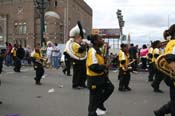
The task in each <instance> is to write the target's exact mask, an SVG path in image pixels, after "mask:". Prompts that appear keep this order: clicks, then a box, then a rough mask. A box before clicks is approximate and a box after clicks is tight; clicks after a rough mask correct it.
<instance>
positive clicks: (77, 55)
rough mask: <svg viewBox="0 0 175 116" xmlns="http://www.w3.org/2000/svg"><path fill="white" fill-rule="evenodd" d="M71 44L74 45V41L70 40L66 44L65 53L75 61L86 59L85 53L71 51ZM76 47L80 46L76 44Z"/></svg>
mask: <svg viewBox="0 0 175 116" xmlns="http://www.w3.org/2000/svg"><path fill="white" fill-rule="evenodd" d="M73 44H75V42H74V40H73V39H72V38H70V39H69V40H68V41H67V43H66V52H67V53H68V54H69V55H70V56H71V57H72V58H74V59H76V60H85V59H86V58H87V51H85V52H84V53H76V52H75V51H74V50H73ZM77 46H80V45H78V44H77Z"/></svg>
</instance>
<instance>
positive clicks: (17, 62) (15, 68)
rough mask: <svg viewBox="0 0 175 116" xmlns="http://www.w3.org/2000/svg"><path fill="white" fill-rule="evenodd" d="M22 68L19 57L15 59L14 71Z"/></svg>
mask: <svg viewBox="0 0 175 116" xmlns="http://www.w3.org/2000/svg"><path fill="white" fill-rule="evenodd" d="M20 70H21V60H20V59H19V58H17V57H16V58H15V59H14V71H15V72H20Z"/></svg>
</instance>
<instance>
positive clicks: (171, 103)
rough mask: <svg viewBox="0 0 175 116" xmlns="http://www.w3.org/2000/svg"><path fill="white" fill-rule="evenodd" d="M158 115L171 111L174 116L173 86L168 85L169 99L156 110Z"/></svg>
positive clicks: (174, 98) (174, 94)
mask: <svg viewBox="0 0 175 116" xmlns="http://www.w3.org/2000/svg"><path fill="white" fill-rule="evenodd" d="M156 112H157V113H158V114H159V115H160V116H164V115H165V114H169V113H171V116H175V86H174V85H173V86H170V101H169V102H168V103H167V104H164V105H163V106H162V107H161V108H159V109H158V110H157V111H156Z"/></svg>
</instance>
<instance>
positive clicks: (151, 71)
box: [148, 63, 156, 81]
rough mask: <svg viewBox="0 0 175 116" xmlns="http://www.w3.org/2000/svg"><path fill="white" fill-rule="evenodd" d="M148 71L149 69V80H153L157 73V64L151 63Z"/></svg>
mask: <svg viewBox="0 0 175 116" xmlns="http://www.w3.org/2000/svg"><path fill="white" fill-rule="evenodd" d="M148 71H149V76H148V80H149V81H153V77H154V75H155V73H156V68H155V64H154V63H150V64H149V68H148Z"/></svg>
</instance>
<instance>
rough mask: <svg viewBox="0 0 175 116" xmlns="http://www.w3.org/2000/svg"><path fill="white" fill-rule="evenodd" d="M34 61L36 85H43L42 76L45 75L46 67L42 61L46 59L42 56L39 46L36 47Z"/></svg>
mask: <svg viewBox="0 0 175 116" xmlns="http://www.w3.org/2000/svg"><path fill="white" fill-rule="evenodd" d="M32 59H33V62H34V70H35V71H36V77H35V78H34V80H35V84H36V85H41V84H42V83H41V82H40V81H41V78H42V76H43V75H44V68H43V64H42V62H43V61H44V60H43V59H42V57H41V53H40V50H39V48H36V49H35V51H34V54H33V55H32Z"/></svg>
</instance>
